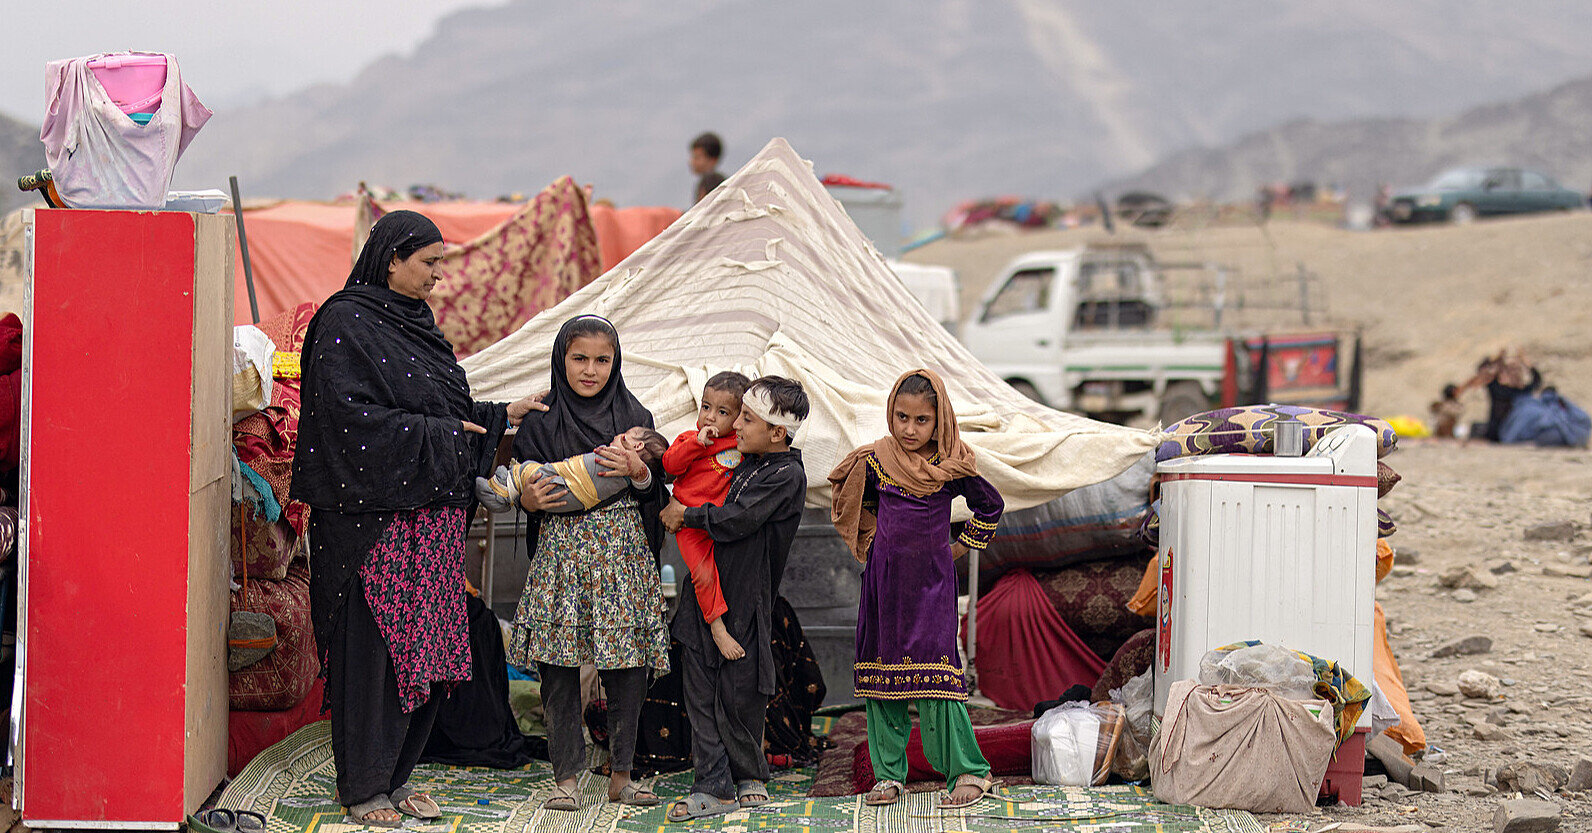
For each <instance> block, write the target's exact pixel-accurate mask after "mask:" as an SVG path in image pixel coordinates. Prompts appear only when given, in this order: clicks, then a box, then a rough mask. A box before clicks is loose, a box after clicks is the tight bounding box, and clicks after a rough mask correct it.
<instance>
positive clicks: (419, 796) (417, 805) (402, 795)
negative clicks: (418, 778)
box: [389, 784, 442, 819]
mask: <svg viewBox="0 0 1592 833" xmlns="http://www.w3.org/2000/svg"><path fill="white" fill-rule="evenodd" d="M389 797H390V798H391V799H392V802H393V804H394V805H395V806H396V808H397V810H398V812H400V813H403V814H404V815H406V816H414V817H415V818H417V819H440V818H442V808H441V807H438V806H437V802H436V799H434V798H432V797H431V796H429V795H426V794H425V793H423V792H417V791H416V790H415V788H414V787H411V786H409V785H408V784H405V785H403V786H402V787H399V788H398V789H396V790H393V791H392V795H391V796H389Z"/></svg>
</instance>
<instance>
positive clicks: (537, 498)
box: [520, 472, 569, 512]
mask: <svg viewBox="0 0 1592 833" xmlns="http://www.w3.org/2000/svg"><path fill="white" fill-rule="evenodd" d="M567 495H569V490H568V489H561V488H559V487H558V485H557V484H555V483H554V482H553V481H551V480H548V479H547V476H546V475H545V474H543V473H542V472H537V473H536V476H535V477H533V478H531V479H530V480H529V481H527V482H526V484H525V488H524V489H522V490H521V491H520V506H523V507H525V511H527V512H542V511H545V510H547V509H548V508H550V507H553V506H557V505H559V504H560V503H563V502H564V498H565V497H566V496H567Z"/></svg>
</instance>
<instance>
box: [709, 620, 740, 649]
mask: <svg viewBox="0 0 1592 833" xmlns="http://www.w3.org/2000/svg"><path fill="white" fill-rule="evenodd" d="M708 632H709V633H712V634H713V644H714V645H717V646H719V653H721V654H723V655H724V658H725V659H740V658H741V657H744V656H746V649H745V648H742V647H741V643H739V642H736V641H735V637H733V636H730V632H729V631H728V630H726V629H725V627H724V617H722V616H720V617H719V618H717V619H714V620H713V623H712V624H710V625H708Z"/></svg>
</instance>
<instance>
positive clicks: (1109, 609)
mask: <svg viewBox="0 0 1592 833" xmlns="http://www.w3.org/2000/svg"><path fill="white" fill-rule="evenodd" d="M1145 557H1146V556H1144V555H1143V554H1135V555H1129V556H1122V557H1118V558H1113V559H1111V560H1109V561H1095V562H1091V563H1089V564H1075V565H1073V566H1071V567H1063V568H1061V569H1059V570H1036V571H1034V578H1035V579H1037V580H1038V581H1039V586H1040V588H1042V589H1043V590H1044V593H1045V597H1046V598H1047V599H1049V600H1050V604H1051V606H1053V607H1054V608H1056V612H1057V613H1059V614H1061V620H1062V621H1063V622H1066V623H1067V627H1069V628H1071V629H1072V632H1073V633H1075V634H1077V635H1078V638H1079V639H1081V640H1083V643H1084V644H1085V645H1088V646H1089V649H1090V650H1092V651H1094V652H1095V654H1096V655H1097V656H1099V657H1100V658H1101V659H1106V658H1108V657H1110V656H1111V655H1113V654H1115V653H1116V652H1117V649H1118V648H1120V647H1122V643H1124V642H1126V641H1127V640H1128V637H1130V636H1133V635H1134V634H1135V633H1138V632H1139V631H1140V630H1142V629H1144V628H1147V627H1149V626H1150V621H1151V620H1150V617H1148V616H1140V615H1139V614H1137V613H1134V612H1133V611H1131V610H1128V607H1127V605H1128V602H1129V601H1131V600H1132V599H1133V596H1134V594H1135V593H1137V592H1138V589H1139V582H1140V580H1141V579H1142V578H1143V577H1144V559H1145ZM1052 696H1055V695H1052Z"/></svg>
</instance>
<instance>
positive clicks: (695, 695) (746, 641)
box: [659, 376, 807, 822]
mask: <svg viewBox="0 0 1592 833" xmlns="http://www.w3.org/2000/svg"><path fill="white" fill-rule="evenodd" d="M806 419H807V393H806V392H805V391H803V390H802V386H801V384H800V383H798V382H794V381H791V380H790V379H784V378H781V377H779V376H764V377H763V378H761V379H758V380H757V381H756V382H753V383H752V385H751V387H749V388H747V390H746V394H745V395H744V396H743V397H742V398H741V413H740V415H739V416H737V417H736V418H735V436H736V443H737V445H736V447H737V449H738V450H739V451H740V452H741V454H742V460H741V464H740V465H738V466H736V467H735V475H734V477H733V478H732V479H731V480H730V489H729V492H728V494H726V495H725V498H724V505H723V506H713V505H711V504H710V505H707V506H697V507H693V508H687V507H686V506H685V504H683V503H681V502H680V501H679V500H678V499H676V500H671V501H670V502H669V505H668V506H667V507H665V508H664V510H663V512H662V513H661V514H660V516H659V517H660V519H661V520H662V521H663V525H664V527H665V528H667V529H669V530H671V531H674V532H679V531H680V530H681V529H682V528H690V529H700V530H702V531H703V532H705V533H707V536H708V537H709V538H711V539H712V540H713V550H714V552H713V557H714V560H715V561H716V562H718V570H719V577H720V579H721V587H722V589H723V593H724V602H725V608H726V612H725V614H724V616H723V617H722V618H723V620H724V625H725V627H726V628H728V629H729V633H730V636H732V637H734V638H735V640H736V641H737V642H739V643H740V644H741V645H743V646H745V648H746V653H745V656H743V657H741V658H740V659H733V660H732V659H725V658H724V657H723V656H722V655H721V653H720V652H719V651H718V650H716V648H715V646H714V645H713V643H712V638H711V637H710V636H709V634H708V625H707V623H706V622H705V621H704V620H703V617H702V610H701V608H700V607H698V605H697V602H698V599H697V595H696V594H695V593H682V594H681V597H680V607H679V609H678V610H677V611H675V615H674V623H673V626H672V627H671V630H672V632H673V634H674V637H675V638H676V639H678V640H680V644H681V646H682V650H681V651H680V674H681V684H682V686H683V688H684V690H685V698H684V699H685V708H686V715H687V717H689V718H690V721H691V757H692V763H693V765H694V768H695V770H696V778H695V780H694V782H693V784H692V785H691V794H690V795H689V796H687V797H686V798H684V799H681V800H680V801H677V802H675V804H674V805H673V806H672V807H670V808H669V812H668V819H669V821H672V822H679V821H687V820H689V819H694V818H704V817H707V816H716V815H722V814H724V813H728V812H731V811H733V810H739V809H741V808H742V807H756V806H758V805H761V804H767V803H768V787H767V786H766V785H765V784H764V782H765V781H767V780H768V758H767V757H765V756H764V754H763V727H764V723H765V718H766V715H767V712H768V700H769V698H770V697H772V696H773V695H774V678H775V667H774V647H773V640H772V636H773V607H774V597H775V596H776V595H777V594H778V593H779V583H780V578H781V577H782V576H783V575H784V573H785V559H786V558H787V557H788V556H789V555H790V545H791V541H792V540H794V539H795V537H796V527H797V526H799V525H800V524H801V518H802V504H803V502H804V498H805V496H806V494H807V473H806V472H805V471H804V470H803V469H802V457H801V452H799V451H796V450H795V449H792V448H791V447H790V443H791V437H793V436H795V434H796V432H797V431H798V430H799V429H800V428H801V425H802V422H803V421H805V420H806Z"/></svg>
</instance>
